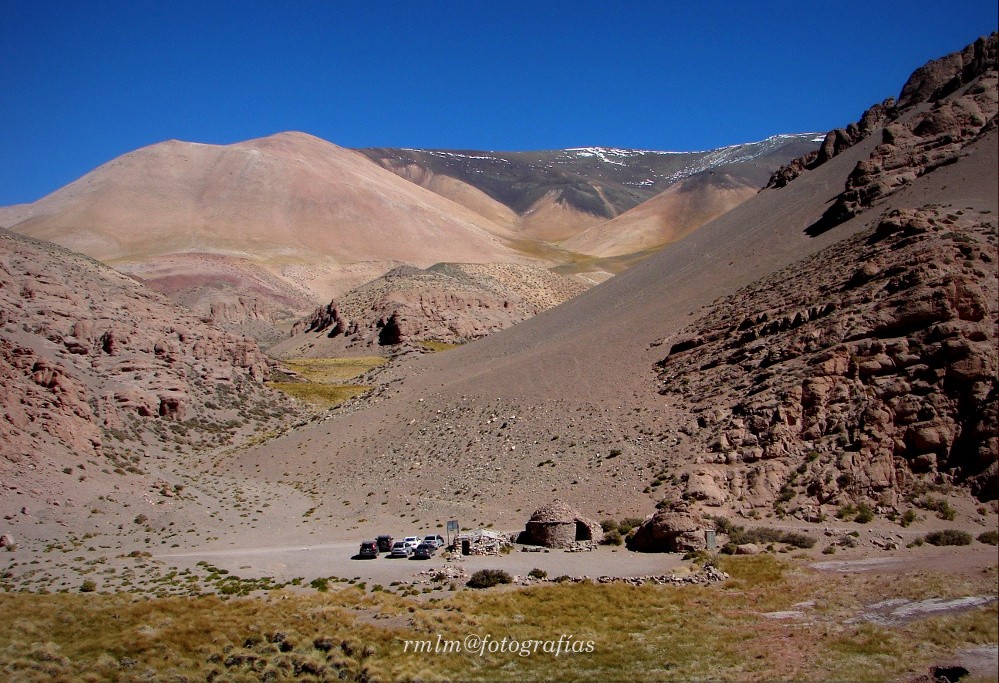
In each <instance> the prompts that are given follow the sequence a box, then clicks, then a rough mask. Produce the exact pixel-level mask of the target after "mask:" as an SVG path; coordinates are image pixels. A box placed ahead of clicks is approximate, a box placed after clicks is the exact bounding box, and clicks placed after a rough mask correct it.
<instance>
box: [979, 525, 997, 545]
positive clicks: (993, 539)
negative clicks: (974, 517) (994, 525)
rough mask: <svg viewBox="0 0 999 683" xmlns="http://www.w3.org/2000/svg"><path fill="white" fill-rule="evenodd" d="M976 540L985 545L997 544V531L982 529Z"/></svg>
mask: <svg viewBox="0 0 999 683" xmlns="http://www.w3.org/2000/svg"><path fill="white" fill-rule="evenodd" d="M978 542H979V543H985V544H986V545H999V531H996V530H995V529H993V530H992V531H983V532H982V533H980V534H978Z"/></svg>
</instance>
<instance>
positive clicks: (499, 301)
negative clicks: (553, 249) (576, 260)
mask: <svg viewBox="0 0 999 683" xmlns="http://www.w3.org/2000/svg"><path fill="white" fill-rule="evenodd" d="M588 286H589V283H587V282H585V281H583V280H580V279H578V278H575V277H567V276H562V275H558V274H556V273H553V272H552V271H550V270H548V269H546V268H541V267H538V266H529V265H519V264H471V263H462V264H457V263H439V264H437V265H434V266H431V267H430V268H427V269H425V270H421V269H418V268H413V267H400V268H396V269H394V270H392V271H391V272H389V273H387V274H386V275H384V276H383V277H380V278H378V279H376V280H373V281H371V282H369V283H367V284H365V285H362V286H361V287H358V288H357V289H354V290H352V291H351V292H349V293H348V294H346V295H344V296H343V297H340V298H339V299H336V300H334V301H332V302H330V303H329V304H328V305H326V306H323V307H320V308H319V309H317V310H316V311H315V312H314V313H313V314H312V315H311V316H309V317H307V318H305V319H303V320H302V321H300V322H299V323H297V324H296V325H295V327H294V328H293V330H292V338H291V339H290V340H288V341H287V342H283V343H281V344H278V345H276V346H275V347H273V348H272V349H271V350H270V352H271V353H273V354H276V355H280V356H289V355H299V354H306V355H309V354H310V353H319V352H320V351H317V349H320V350H321V352H322V353H325V352H327V351H328V349H329V348H330V347H331V346H337V347H358V346H392V345H396V344H400V343H403V342H419V341H439V342H446V343H462V342H466V341H470V340H472V339H477V338H479V337H483V336H485V335H487V334H490V333H492V332H495V331H497V330H501V329H504V328H506V327H510V326H511V325H513V324H515V323H518V322H521V321H522V320H525V319H527V318H530V317H531V316H534V315H537V314H538V313H540V312H541V311H543V310H546V309H548V308H551V307H552V306H555V305H557V304H560V303H562V302H563V301H566V300H567V299H570V298H572V297H573V296H576V295H577V294H579V293H581V292H583V291H584V290H585V289H587V287H588ZM310 345H311V346H310ZM306 349H308V350H306Z"/></svg>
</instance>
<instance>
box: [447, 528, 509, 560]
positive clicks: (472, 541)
mask: <svg viewBox="0 0 999 683" xmlns="http://www.w3.org/2000/svg"><path fill="white" fill-rule="evenodd" d="M455 545H456V546H457V547H458V551H459V552H460V553H461V554H462V555H499V554H500V552H501V551H502V550H503V547H504V546H509V545H511V543H510V539H509V538H507V537H506V536H504V535H503V534H501V533H499V532H496V531H490V530H489V529H476V530H475V531H469V532H466V533H463V534H462V535H460V536H458V539H457V540H456V541H455Z"/></svg>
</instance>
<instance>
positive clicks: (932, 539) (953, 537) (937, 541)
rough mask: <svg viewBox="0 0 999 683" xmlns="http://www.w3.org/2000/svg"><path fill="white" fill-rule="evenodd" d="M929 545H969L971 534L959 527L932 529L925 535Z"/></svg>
mask: <svg viewBox="0 0 999 683" xmlns="http://www.w3.org/2000/svg"><path fill="white" fill-rule="evenodd" d="M925 540H926V542H927V543H929V544H930V545H971V534H969V533H968V532H966V531H961V530H959V529H944V530H943V531H932V532H930V533H928V534H926V536H925Z"/></svg>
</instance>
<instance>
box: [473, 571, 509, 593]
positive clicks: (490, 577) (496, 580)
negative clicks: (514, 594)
mask: <svg viewBox="0 0 999 683" xmlns="http://www.w3.org/2000/svg"><path fill="white" fill-rule="evenodd" d="M511 581H513V577H511V576H510V575H509V574H508V573H507V572H505V571H503V570H502V569H480V570H479V571H477V572H475V573H474V574H472V576H471V578H469V579H468V582H467V583H466V584H465V585H466V586H468V587H469V588H490V587H491V586H496V585H499V584H501V583H510V582H511Z"/></svg>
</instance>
